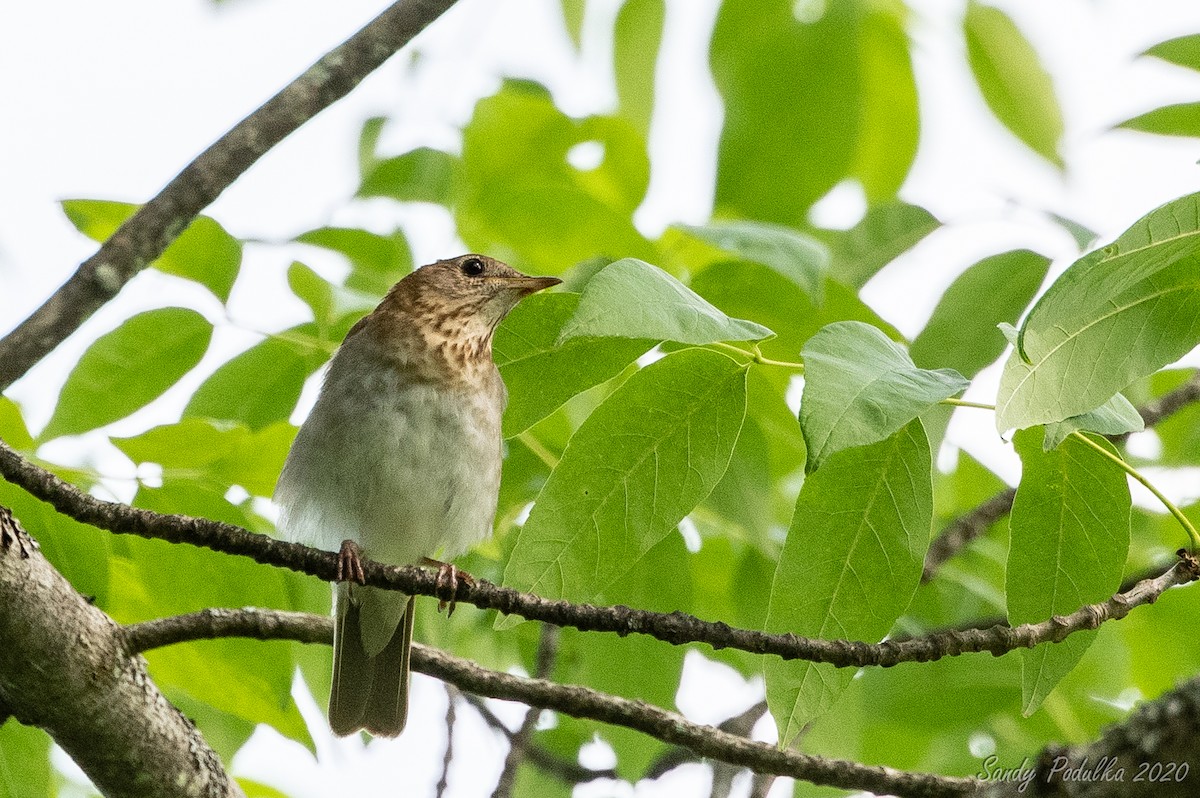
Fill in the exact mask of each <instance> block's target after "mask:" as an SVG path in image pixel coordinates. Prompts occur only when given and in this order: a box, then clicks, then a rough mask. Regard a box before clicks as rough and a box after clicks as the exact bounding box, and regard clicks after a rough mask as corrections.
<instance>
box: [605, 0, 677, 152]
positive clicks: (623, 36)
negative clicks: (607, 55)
mask: <svg viewBox="0 0 1200 798" xmlns="http://www.w3.org/2000/svg"><path fill="white" fill-rule="evenodd" d="M666 12H667V9H666V6H665V4H664V2H663V0H625V2H624V3H623V4H622V5H621V10H620V11H618V12H617V21H616V25H615V27H614V30H613V72H614V73H615V74H616V79H617V109H618V111H619V112H620V114H621V116H623V117H625V118H626V119H628V120H629V121H630V122H632V123H633V124H634V125H635V126H636V127H637V129H638V130H639V131H640V132H641V134H642V138H644V139H649V135H650V117H651V115H652V113H653V111H654V70H655V66H656V65H657V64H658V48H659V45H660V44H661V42H662V33H663V20H664V18H665V17H666Z"/></svg>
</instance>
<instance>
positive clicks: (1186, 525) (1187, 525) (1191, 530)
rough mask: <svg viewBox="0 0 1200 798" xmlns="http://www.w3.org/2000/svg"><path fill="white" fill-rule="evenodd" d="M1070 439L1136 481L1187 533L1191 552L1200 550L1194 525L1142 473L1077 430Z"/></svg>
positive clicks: (1199, 537)
mask: <svg viewBox="0 0 1200 798" xmlns="http://www.w3.org/2000/svg"><path fill="white" fill-rule="evenodd" d="M1071 437H1073V438H1077V439H1079V440H1081V441H1083V442H1084V443H1085V444H1087V445H1088V446H1090V447H1092V448H1093V449H1095V450H1096V451H1097V452H1099V453H1100V454H1102V455H1104V456H1105V457H1107V458H1108V459H1109V460H1111V461H1113V462H1114V463H1116V464H1117V467H1118V468H1120V469H1121V470H1122V471H1124V472H1125V473H1126V474H1128V475H1129V476H1131V477H1133V478H1134V479H1136V480H1137V481H1138V482H1139V483H1141V485H1142V486H1143V487H1145V488H1146V490H1148V491H1150V492H1151V493H1153V494H1154V498H1156V499H1158V500H1159V501H1160V502H1162V505H1163V507H1166V508H1167V510H1168V512H1170V513H1171V515H1173V516H1175V520H1176V521H1178V522H1179V524H1180V526H1182V527H1183V529H1184V531H1185V532H1187V534H1188V537H1189V538H1191V541H1192V549H1193V550H1197V549H1200V532H1197V531H1196V527H1195V525H1194V524H1192V522H1191V520H1190V519H1188V517H1187V516H1186V515H1184V514H1183V511H1182V510H1180V509H1179V508H1178V507H1176V506H1175V503H1174V502H1172V501H1171V500H1170V499H1168V498H1167V497H1166V496H1165V495H1163V493H1162V491H1160V490H1159V489H1158V488H1156V487H1154V485H1153V484H1152V483H1151V482H1150V480H1148V479H1146V477H1144V476H1142V473H1141V472H1140V471H1138V470H1137V469H1136V468H1134V467H1133V466H1131V465H1129V463H1127V462H1125V460H1124V459H1123V458H1122V457H1121V456H1120V455H1117V454H1113V453H1112V452H1110V451H1109V450H1108V449H1105V448H1104V447H1103V446H1101V445H1100V444H1098V443H1096V442H1095V441H1094V440H1092V439H1091V438H1089V437H1088V436H1086V435H1084V434H1083V433H1081V432H1080V431H1079V430H1076V431H1074V432H1072V433H1071Z"/></svg>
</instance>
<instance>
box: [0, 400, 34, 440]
mask: <svg viewBox="0 0 1200 798" xmlns="http://www.w3.org/2000/svg"><path fill="white" fill-rule="evenodd" d="M0 438H2V439H3V440H4V442H5V443H7V444H8V445H9V446H11V447H12V448H14V449H16V450H17V451H18V452H21V451H24V452H32V451H33V448H34V443H33V436H32V435H30V434H29V427H27V426H25V419H24V418H23V417H22V415H21V407H20V405H18V404H17V403H16V402H14V401H13V400H12V399H9V398H8V397H7V396H0Z"/></svg>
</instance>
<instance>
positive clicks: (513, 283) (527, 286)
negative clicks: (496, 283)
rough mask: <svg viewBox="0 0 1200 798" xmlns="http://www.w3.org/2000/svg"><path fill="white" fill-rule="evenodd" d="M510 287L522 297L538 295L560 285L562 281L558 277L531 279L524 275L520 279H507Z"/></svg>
mask: <svg viewBox="0 0 1200 798" xmlns="http://www.w3.org/2000/svg"><path fill="white" fill-rule="evenodd" d="M507 282H508V283H509V286H510V287H512V288H513V289H514V290H516V291H518V292H519V293H520V294H521V296H528V295H530V294H536V293H537V292H538V291H542V290H544V289H547V288H551V287H553V286H556V285H559V284H560V283H562V280H560V279H558V278H557V277H530V276H528V275H525V274H522V275H521V276H520V277H509V278H507Z"/></svg>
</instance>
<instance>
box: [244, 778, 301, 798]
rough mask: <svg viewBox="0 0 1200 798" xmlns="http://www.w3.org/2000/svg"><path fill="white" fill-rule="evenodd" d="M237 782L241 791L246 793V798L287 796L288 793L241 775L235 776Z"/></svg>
mask: <svg viewBox="0 0 1200 798" xmlns="http://www.w3.org/2000/svg"><path fill="white" fill-rule="evenodd" d="M237 783H238V786H239V787H241V788H242V792H244V793H245V794H246V798H288V794H287V793H285V792H280V791H279V790H277V789H275V788H274V787H268V786H267V785H265V784H261V783H259V782H257V781H252V780H250V779H247V778H245V777H242V776H239V777H238V778H237Z"/></svg>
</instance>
